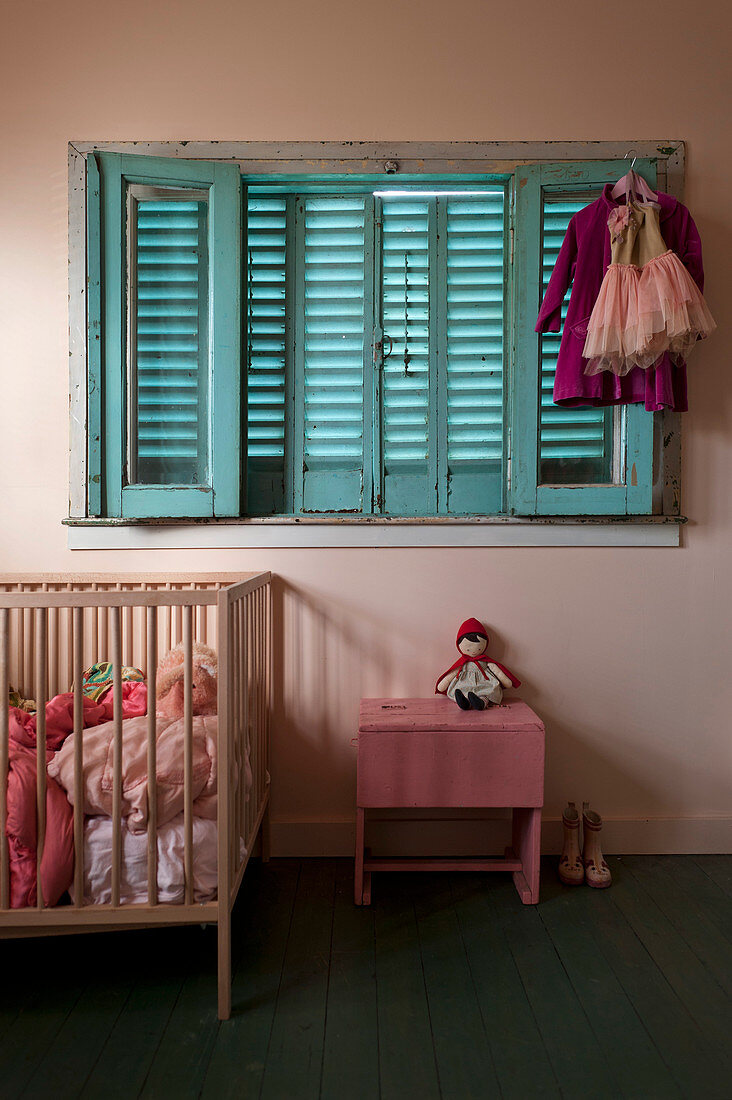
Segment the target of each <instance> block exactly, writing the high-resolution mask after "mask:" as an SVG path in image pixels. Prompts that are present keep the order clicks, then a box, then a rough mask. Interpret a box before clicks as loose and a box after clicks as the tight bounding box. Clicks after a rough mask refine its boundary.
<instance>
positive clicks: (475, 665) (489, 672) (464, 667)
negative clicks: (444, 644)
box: [435, 619, 521, 710]
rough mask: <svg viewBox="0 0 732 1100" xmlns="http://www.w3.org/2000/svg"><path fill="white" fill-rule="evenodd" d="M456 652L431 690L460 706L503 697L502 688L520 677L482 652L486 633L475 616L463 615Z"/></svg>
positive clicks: (475, 706) (486, 703)
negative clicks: (450, 663)
mask: <svg viewBox="0 0 732 1100" xmlns="http://www.w3.org/2000/svg"><path fill="white" fill-rule="evenodd" d="M456 644H457V647H458V652H459V653H460V656H459V657H458V659H457V661H456V662H455V664H454V665H452V666H451V667H450V668H449V669H448V670H447V672H445V673H444V674H443V675H442V676H441V677H440V679H439V680H438V681H437V684H436V686H435V693H436V694H438V695H447V697H448V698H449V699H454V701H455V702H456V703H457V705H458V706H459V707H460V709H461V710H470V709H471V708H472V709H473V710H483V709H484V708H485V707H486V706H489V705H490V704H491V703H494V704H497V703H500V702H501V699H502V698H503V689H504V688H508V687H520V686H521V681H520V680H517V679H516V677H515V676H514V675H513V674H512V673H511V672H509V670H508V669H507V668H505V667H504V666H503V665H501V664H499V663H498V661H493V660H491V658H490V657H489V656H488V654H487V653H486V650H487V648H488V635H487V633H486V630H485V627H484V626H483V624H482V623H481V622H479V621H478V620H477V619H466V620H465V622H464V623H463V625H462V626H461V627H460V629H459V630H458V634H457V643H456Z"/></svg>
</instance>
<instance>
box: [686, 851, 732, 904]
mask: <svg viewBox="0 0 732 1100" xmlns="http://www.w3.org/2000/svg"><path fill="white" fill-rule="evenodd" d="M694 860H695V862H696V863H697V864H698V865H699V867H701V869H702V871H704V873H705V875H708V876H709V878H710V879H711V880H712V882H716V884H717V886H719V888H720V890H724V892H725V894H727V895H728V896H729V897H732V856H728V855H720V856H695V857H694Z"/></svg>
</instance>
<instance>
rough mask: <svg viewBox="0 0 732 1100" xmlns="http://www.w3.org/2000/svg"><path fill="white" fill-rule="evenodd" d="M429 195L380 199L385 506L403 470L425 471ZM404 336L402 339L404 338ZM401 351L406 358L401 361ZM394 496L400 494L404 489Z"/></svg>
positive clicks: (390, 502) (414, 473)
mask: <svg viewBox="0 0 732 1100" xmlns="http://www.w3.org/2000/svg"><path fill="white" fill-rule="evenodd" d="M429 216H430V215H429V201H428V200H426V199H421V198H420V199H416V198H415V199H403V198H399V199H393V200H392V199H384V200H383V203H382V301H383V306H382V317H383V327H384V333H385V334H386V336H388V337H389V341H390V343H388V344H387V350H388V348H389V347H390V348H391V351H390V354H388V356H387V358H386V359H385V361H384V368H383V381H382V387H383V390H382V393H383V397H382V401H383V414H382V415H383V425H382V433H383V461H384V472H385V478H386V485H385V495H386V508H387V510H389V511H392V510H398V505H397V507H396V508H395V507H394V499H395V494H394V492H393V491H392V490H393V488H394V482H393V480H392V481H391V483H390V479H394V478H395V477H397V476H399V474H400V473H402V472H403V471H409V473H410V474H411V476H412V477H415V476H417V477H418V476H419V471H420V470H421V471H422V472H423V475H424V473H426V463H427V458H428V423H429V401H430V395H429V365H430V363H429V353H430V348H429V307H430V288H429V278H430V270H429ZM405 337H406V342H405ZM405 353H406V355H407V356H408V357H409V361H408V362H407V363H405ZM399 496H400V497H401V498H402V499H404V494H403V493H400V494H399Z"/></svg>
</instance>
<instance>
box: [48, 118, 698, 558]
mask: <svg viewBox="0 0 732 1100" xmlns="http://www.w3.org/2000/svg"><path fill="white" fill-rule="evenodd" d="M97 150H100V151H110V152H119V153H138V154H145V155H149V156H156V157H172V158H182V159H186V160H196V159H202V160H218V161H222V162H226V163H237V164H238V165H239V168H240V170H241V172H242V174H243V175H245V176H257V175H268V174H273V173H292V174H293V175H299V176H302V175H303V174H306V173H313V174H317V175H328V174H341V175H348V174H350V173H353V174H361V175H363V174H367V173H374V174H376V173H379V172H384V173H385V176H386V174H387V164H388V165H389V170H390V172H391V169H392V167H393V164H394V163H396V165H397V166H398V171H397V175H398V174H399V172H403V173H410V174H411V173H414V174H419V173H429V174H433V175H452V174H461V173H466V174H467V173H510V172H513V171H514V170H515V169H516V167H517V166H518V165H521V164H534V163H539V162H542V161H545V162H549V163H555V162H560V161H580V160H582V161H586V160H611V159H617V160H622V159H623V158H624V157H625V156H626V155H627V154H628V152H629V151H631V150H632V152H633V154H634V155H636V156H638V157H639V158H644V157H653V158H656V160H657V164H658V186H659V188H660V189H661V190H663V191H666V192H667V193H669V194H672V195H674V196H676V197H677V198H682V197H683V183H684V162H685V146H684V142H683V141H679V140H659V141H630V140H627V141H623V142H618V141H545V142H542V141H526V142H482V141H475V142H397V143H385V142H256V141H226V142H224V141H188V142H175V141H122V142H93V141H86V142H85V141H74V142H70V143H69V147H68V168H69V363H70V367H69V370H70V455H69V459H70V461H69V516H68V519H67V520H66V522H67V523H68V524H69V525H70V527H71V531H70V539H69V544H70V545H71V546H75V547H79V548H82V547H85V546H88V547H89V548H92V547H94V546H99V547H100V548H101V547H102V546H103V545H109V546H115V548H123V547H125V546H129V547H130V548H131V547H133V546H140V545H143V544H144V545H146V546H149V545H160V546H163V545H165V546H170V545H171V538H172V540H173V543H174V544H175V545H189V544H190V539H189V538H182V536H181V535H179V537H178V541H176V536H175V535H173V534H172V532H174V531H178V532H179V533H180V532H182V531H184V530H186V529H187V528H189V527H190V526H192V525H189V524H168V525H166V526H165V527H163V525H160V524H156V523H155V521H152V522H151V524H150V531H149V532H148V534H147V535H146V536H144V537H143V536H142V535H141V533H140V532H137V533H135V534H133V533H132V531H131V528H132V526H134V525H132V524H129V523H126V524H124V525H121V524H120V523H119V521H117V522H116V523H115V522H114V521H109V520H104V519H93V520H91V519H88V518H87V514H88V512H87V495H86V486H87V476H86V475H87V423H88V422H87V400H88V393H87V377H88V375H87V276H88V272H87V241H86V187H87V172H86V160H87V157H88V156H89V154H91V153H93V152H95V151H97ZM388 178H389V179H390V181H391V182H393V181H394V175H393V174H389V175H388ZM654 423H655V428H654V485H653V516H650V517H648V516H639V517H628V518H627V520H623V521H620V522H619V521H617V520H616V519H613V518H604V517H601V516H598V517H587V518H584V517H580V518H578V519H567V520H563V519H562V520H559V521H557V520H556V519H555V518H553V517H546V518H544V519H539V518H537V519H532V520H526V519H525V518H524V519H517V518H514V517H506V516H496V517H481V518H480V520H479V521H476V522H466V521H465V519H464V518H462V517H461V518H456V519H448V520H445V519H444V518H443V519H439V518H438V517H434V518H430V519H425V520H416V521H415V520H406V521H398V520H397V521H395V520H389V519H383V518H381V517H379V518H374V517H358V519H356V520H349V521H347V522H344V520H343V519H342V518H340V517H338V518H334V519H331V520H323V519H314V520H312V521H308V520H307V519H303V518H293V517H284V516H282V517H280V516H278V517H272V518H271V519H269V518H268V519H265V520H256V519H248V518H242V519H241V520H236V521H233V522H232V521H227V522H225V524H223V525H224V526H225V527H226V528H227V533H226V534H225V535H224V534H223V533H222V532H221V531H219V533H218V534H216V533H215V529H216V527H217V526H219V524H217V521H207V524H206V526H207V527H208V528H209V529H210V533H209V534H208V535H206V537H204V534H205V532H203V531H202V530H201V529H200V525H193V526H195V527H196V529H197V531H196V535H195V536H194V537H193V544H195V545H196V546H207V545H211V546H224V545H225V546H231V545H238V546H244V545H251V546H275V545H281V546H286V545H293V546H305V545H317V546H337V545H364V546H371V545H375V544H377V545H395V546H396V545H438V546H446V545H509V544H513V545H539V544H540V545H558V544H571V545H647V544H651V545H677V544H678V541H679V536H678V532H679V524H680V523H682V522H683V517H682V516H681V417H680V414H679V413H675V412H670V411H668V410H667V411H665V412H664V413H662V414H659V415H657V416H656V417H655V422H654ZM122 526H124V527H125V528H126V529H127V534H126V535H125V534H124V533H123V532H122V531H121V530H120V528H121V527H122ZM446 526H447V527H449V528H450V531H451V533H450V532H448V531H446V529H445V528H446ZM100 527H105V528H108V532H107V535H106V536H104V537H100V535H97V536H93V534H92V531H93V528H100ZM244 527H247V528H248V529H249V530H248V531H245V530H243V529H242V528H244ZM306 527H309V528H310V533H309V534H307V535H303V530H304V528H306ZM255 528H256V529H257V531H256V533H255ZM334 528H338V529H339V531H340V533H338V534H336V533H335V532H334ZM375 528H376V529H378V535H377V532H376V531H375ZM542 528H543V529H545V530H544V534H543V536H542V535H541V534H540V533H539V532H540V531H541V529H542ZM547 528H551V529H552V530H551V531H549V530H547ZM593 528H594V529H595V530H594V534H592V535H590V534H589V532H590V531H591V530H592V529H593ZM260 529H261V530H260ZM236 530H238V535H235V534H233V532H234V531H236ZM165 531H167V534H164V532H165ZM359 531H360V532H361V534H360V535H359V534H358V532H359ZM529 531H531V532H533V533H532V534H531V535H529V534H528V532H529ZM113 532H114V533H113ZM155 532H157V534H156V533H155ZM265 532H266V533H265ZM288 532H289V534H288ZM295 532H298V533H297V534H295ZM397 532H400V533H399V534H397ZM407 532H411V533H410V534H407ZM510 532H513V534H511V533H510ZM602 532H604V535H603V533H602ZM457 539H461V541H460V542H457ZM527 539H528V541H526V540H527ZM156 540H157V541H156Z"/></svg>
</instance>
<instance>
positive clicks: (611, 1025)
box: [540, 869, 681, 1100]
mask: <svg viewBox="0 0 732 1100" xmlns="http://www.w3.org/2000/svg"><path fill="white" fill-rule="evenodd" d="M550 874H551V875H552V876H553V874H554V872H553V869H552V871H551V872H550ZM546 877H548V876H546ZM553 888H554V882H552V883H546V884H545V885H544V894H545V896H546V901H545V902H544V903H543V904H542V906H541V908H540V913H541V919H542V922H543V924H544V927H545V928H546V929H547V931H548V932H549V935H550V937H551V939H552V942H553V944H554V947H555V948H556V951H557V954H558V955H559V958H560V960H561V962H562V965H563V967H564V969H565V971H566V973H567V976H568V977H569V980H570V982H571V983H572V987H573V989H574V991H575V994H576V996H577V999H578V1001H579V1003H580V1004H581V1006H582V1008H583V1010H584V1013H585V1015H586V1017H587V1019H588V1021H589V1023H590V1026H591V1028H592V1031H593V1033H594V1035H595V1037H596V1039H597V1042H598V1044H599V1046H600V1048H601V1049H602V1051H603V1053H604V1056H605V1059H606V1062H607V1064H608V1065H611V1066H612V1067H613V1071H614V1073H615V1076H616V1079H617V1082H618V1086H619V1089H620V1094H621V1095H622V1096H624V1097H628V1098H632V1100H671V1098H672V1097H679V1096H680V1095H681V1092H680V1089H679V1088H678V1086H677V1085H676V1083H675V1081H674V1079H673V1076H672V1074H671V1071H670V1070H669V1068H668V1066H667V1065H666V1063H665V1062H664V1061H663V1059H662V1057H661V1055H660V1053H659V1051H658V1050H657V1049H656V1047H655V1045H654V1043H653V1040H652V1039H651V1036H650V1035H649V1034H648V1032H647V1031H646V1029H645V1027H644V1026H643V1023H642V1021H641V1019H640V1018H639V1016H638V1014H637V1012H636V1010H635V1008H634V1007H633V1004H632V1002H631V1000H630V999H629V997H628V995H627V993H626V992H625V990H624V989H623V987H622V985H621V984H620V982H619V980H618V978H617V977H616V975H615V973H614V971H613V969H612V967H611V966H610V964H609V963H608V961H607V959H606V958H605V957H604V956H603V954H602V952H601V951H600V950H599V948H598V945H597V942H596V939H595V936H594V935H593V927H592V921H591V920H588V919H587V907H586V906H585V905H583V900H584V898H583V896H582V894H583V893H584V892H585V890H584V888H582V892H581V893H580V894H578V893H577V890H578V889H579V888H576V887H563V886H558V887H556V889H553ZM552 889H553V893H554V896H547V895H549V894H550V890H552ZM606 896H607V897H608V899H609V894H608V893H607V892H606Z"/></svg>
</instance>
